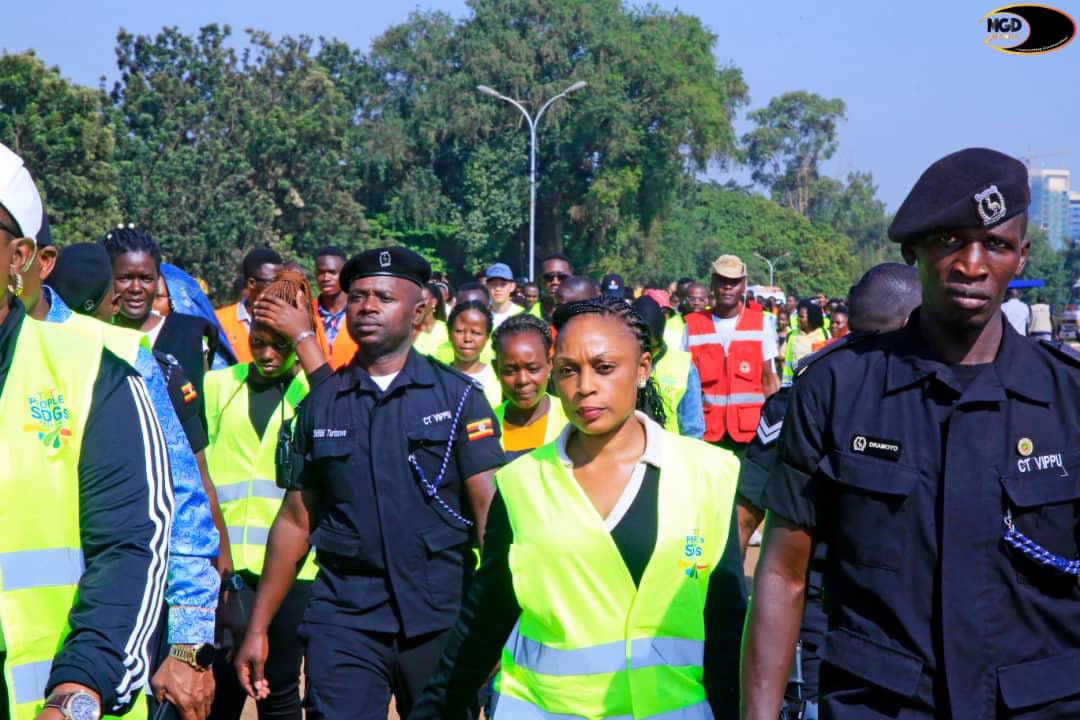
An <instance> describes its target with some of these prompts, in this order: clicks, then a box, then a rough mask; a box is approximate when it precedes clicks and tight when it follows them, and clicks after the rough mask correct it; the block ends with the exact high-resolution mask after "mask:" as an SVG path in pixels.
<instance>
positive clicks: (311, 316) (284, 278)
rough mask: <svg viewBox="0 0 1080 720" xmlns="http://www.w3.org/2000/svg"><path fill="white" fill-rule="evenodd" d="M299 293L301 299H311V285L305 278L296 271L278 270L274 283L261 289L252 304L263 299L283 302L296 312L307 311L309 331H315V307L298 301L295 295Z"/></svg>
mask: <svg viewBox="0 0 1080 720" xmlns="http://www.w3.org/2000/svg"><path fill="white" fill-rule="evenodd" d="M300 293H303V295H302V297H303V298H309V297H311V284H310V283H309V282H308V279H307V277H305V276H304V274H303V273H301V272H297V271H296V270H279V271H278V274H277V275H275V276H274V282H272V283H270V284H269V285H267V286H266V287H265V288H263V290H262V291H261V292H259V293H258V294H257V295H256V296H255V297H254V298H252V302H253V303H254V301H256V300H258V299H259V298H263V297H273V298H278V299H279V300H284V301H285V302H287V303H288V304H289V305H292V306H293V307H294V308H296V309H298V310H305V311H307V316H308V322H309V323H310V324H311V329H312V330H315V329H316V328H317V327H318V325H317V324H316V323H317V322H318V320H317V319H316V318H315V307H314V306H313V305H312V304H311V303H309V302H306V301H305V300H300V301H298V300H297V295H299V294H300ZM298 302H299V303H300V304H298Z"/></svg>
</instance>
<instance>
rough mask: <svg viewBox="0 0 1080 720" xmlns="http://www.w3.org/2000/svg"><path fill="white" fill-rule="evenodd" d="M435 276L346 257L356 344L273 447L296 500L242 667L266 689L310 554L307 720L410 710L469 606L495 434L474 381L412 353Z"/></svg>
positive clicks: (277, 537) (290, 499)
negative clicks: (314, 570)
mask: <svg viewBox="0 0 1080 720" xmlns="http://www.w3.org/2000/svg"><path fill="white" fill-rule="evenodd" d="M430 276H431V268H430V267H429V266H428V263H427V262H426V261H425V260H424V259H423V258H421V257H420V256H419V255H417V254H416V253H414V252H412V251H410V250H408V249H406V248H400V247H390V248H381V249H377V250H369V251H366V252H364V253H361V254H360V255H358V256H356V257H354V258H353V259H352V260H350V261H349V262H348V263H346V265H345V266H344V267H343V268H342V271H341V286H342V288H343V289H344V290H345V291H346V292H347V293H348V306H347V315H346V317H347V322H348V331H349V334H350V335H351V336H352V338H353V339H354V340H355V341H356V343H357V345H358V348H359V350H358V352H357V354H356V357H355V358H354V360H353V362H352V363H351V364H350V365H348V366H346V367H344V368H342V369H341V370H339V371H338V372H337V373H336V374H335V375H334V376H333V377H331V378H329V379H328V380H326V381H325V382H323V383H322V384H321V385H319V386H317V387H316V388H314V389H312V391H311V394H310V395H309V396H308V397H307V398H306V399H305V401H304V404H303V408H302V409H301V411H300V413H299V415H298V418H297V426H296V430H295V433H294V436H293V441H292V442H293V447H292V448H282V447H279V456H280V457H281V459H282V460H283V461H284V463H283V464H285V465H291V467H286V468H282V469H281V470H282V472H281V474H282V475H283V476H285V479H287V480H288V492H287V493H286V497H285V501H284V503H283V505H282V508H281V511H280V512H279V514H278V517H277V519H276V520H275V521H274V525H273V527H272V529H271V531H270V538H269V544H268V553H267V560H266V566H265V571H264V574H263V580H262V583H261V584H260V585H259V591H258V595H257V598H256V602H255V607H254V609H253V611H252V615H251V620H250V623H249V627H248V632H247V636H246V637H245V639H244V643H243V646H242V647H241V649H240V651H239V652H238V654H237V658H236V663H237V670H238V672H239V674H240V678H241V681H242V682H243V683H244V685H245V687H246V688H247V689H248V692H249V693H252V694H253V695H254V696H256V697H260V696H263V695H265V694H267V693H268V688H267V686H266V681H265V679H264V678H263V675H262V666H263V662H264V660H265V658H266V652H267V641H266V627H267V625H268V623H269V621H270V619H271V618H272V617H273V615H274V613H275V611H276V610H277V608H278V606H279V605H280V603H281V600H282V598H283V597H284V596H285V593H286V592H287V591H288V588H289V586H290V585H291V584H292V582H293V579H294V576H295V574H296V571H297V567H298V564H299V563H300V562H302V561H303V558H304V556H305V554H306V553H307V552H308V549H309V545H310V546H314V547H315V548H316V558H317V560H318V564H319V575H318V577H317V578H316V580H315V582H314V585H313V587H312V599H311V603H310V605H309V606H308V608H307V611H306V613H305V615H304V622H303V624H302V625H301V627H300V633H301V637H302V640H303V641H304V642H305V663H306V664H305V673H306V677H307V696H306V698H305V708H306V710H307V717H308V718H309V719H311V718H342V717H348V718H358V719H360V718H374V719H377V720H385V718H386V716H387V708H388V706H389V701H390V695H391V693H392V694H393V695H394V697H395V699H396V702H397V708H398V712H399V713H400V714H401V715H402V716H404V715H407V714H408V712H409V710H410V708H411V706H412V703H413V701H414V699H415V697H416V695H417V694H418V693H419V691H420V690H421V689H422V688H423V686H424V683H425V682H426V681H427V678H428V675H430V673H431V671H432V669H433V668H434V667H435V664H436V662H437V661H438V659H439V657H440V655H441V654H442V650H443V643H444V636H445V635H446V631H447V629H448V628H449V627H450V626H451V625H452V624H453V623H454V620H455V618H456V617H457V614H458V611H459V609H460V605H461V599H462V596H463V592H464V586H465V582H466V575H467V568H471V562H470V561H471V559H472V553H471V547H472V542H471V541H473V540H475V539H476V538H482V537H483V524H484V519H485V517H486V515H487V508H488V504H489V503H490V501H491V497H492V495H493V494H494V486H493V484H492V476H493V474H494V470H495V469H496V468H497V467H499V466H500V465H502V463H503V453H502V450H501V449H500V445H499V439H498V434H499V430H498V427H497V424H496V423H494V422H493V420H494V414H493V413H492V410H491V407H490V406H489V405H488V403H487V401H486V400H485V399H484V394H483V393H482V392H480V391H479V389H477V387H476V386H475V385H474V384H473V383H472V382H471V381H470V380H469V379H468V378H467V377H466V376H465V375H462V374H461V373H459V372H457V371H455V370H452V369H451V368H448V367H446V366H445V365H442V364H441V363H439V362H437V361H434V360H431V359H429V358H428V357H426V356H423V355H420V354H418V353H416V352H415V351H413V350H412V346H411V345H412V335H413V329H414V328H415V327H417V326H418V325H419V323H420V321H421V319H422V318H423V312H424V303H423V299H422V295H421V288H422V287H423V285H424V283H426V282H427V281H428V279H429V278H430ZM286 450H288V451H290V452H289V453H288V457H285V455H286ZM466 501H467V502H466ZM309 536H310V537H309Z"/></svg>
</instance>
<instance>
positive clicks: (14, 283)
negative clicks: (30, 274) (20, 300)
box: [8, 273, 23, 297]
mask: <svg viewBox="0 0 1080 720" xmlns="http://www.w3.org/2000/svg"><path fill="white" fill-rule="evenodd" d="M22 291H23V279H22V275H20V274H19V273H12V275H11V278H9V279H8V292H10V293H11V294H12V295H14V296H15V297H19V296H20V295H22Z"/></svg>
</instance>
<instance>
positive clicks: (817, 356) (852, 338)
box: [795, 332, 877, 378]
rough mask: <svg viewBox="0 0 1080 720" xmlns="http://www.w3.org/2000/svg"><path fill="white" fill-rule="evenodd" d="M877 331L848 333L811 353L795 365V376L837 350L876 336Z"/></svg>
mask: <svg viewBox="0 0 1080 720" xmlns="http://www.w3.org/2000/svg"><path fill="white" fill-rule="evenodd" d="M876 335H877V332H860V333H848V334H847V335H845V336H844V337H842V338H840V339H839V340H837V341H836V342H831V343H829V344H828V345H826V346H825V347H823V348H821V349H820V350H818V351H817V352H813V353H810V354H809V355H807V356H806V357H804V358H803V359H802V360H800V361H799V362H798V363H796V365H795V377H796V378H797V377H799V376H800V375H802V374H803V373H804V372H806V369H807V368H808V367H810V366H811V365H813V364H814V363H816V362H818V361H819V360H821V359H822V358H824V357H827V356H828V355H830V354H832V353H834V352H836V351H837V350H839V349H841V348H846V347H851V346H852V345H855V344H857V343H860V342H863V341H864V340H867V339H869V338H872V337H875V336H876Z"/></svg>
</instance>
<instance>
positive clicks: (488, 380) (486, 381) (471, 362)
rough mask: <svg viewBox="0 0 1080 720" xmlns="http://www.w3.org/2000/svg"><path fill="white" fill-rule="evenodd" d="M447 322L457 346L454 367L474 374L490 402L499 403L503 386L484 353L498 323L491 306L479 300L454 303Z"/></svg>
mask: <svg viewBox="0 0 1080 720" xmlns="http://www.w3.org/2000/svg"><path fill="white" fill-rule="evenodd" d="M446 324H447V327H449V329H450V344H451V345H452V346H453V348H454V361H453V362H452V363H450V365H451V367H453V368H454V369H455V370H459V371H461V372H463V373H465V374H466V375H468V376H469V377H470V378H472V381H473V382H474V383H476V386H477V387H478V388H480V389H481V390H482V391H483V392H484V397H486V398H487V401H488V404H489V405H491V407H498V406H499V405H500V404H501V403H502V387H501V386H500V385H499V378H497V377H495V371H494V370H493V369H492V368H491V366H490V365H488V364H487V363H486V362H484V360H483V357H482V356H483V352H484V348H485V346H487V342H488V338H490V337H491V329H492V328H493V327H494V324H495V323H494V319H493V318H492V317H491V310H490V309H489V308H488V306H487V305H485V304H484V303H482V302H480V301H478V300H465V301H464V302H459V303H457V304H456V305H454V309H453V310H452V311H451V312H450V319H449V320H448V321H447V322H446Z"/></svg>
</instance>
